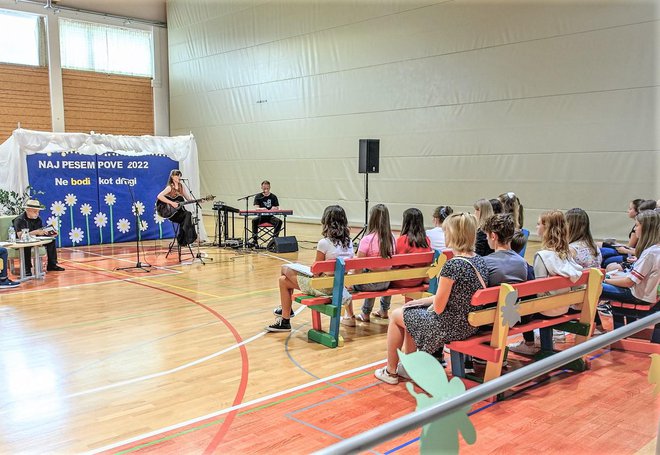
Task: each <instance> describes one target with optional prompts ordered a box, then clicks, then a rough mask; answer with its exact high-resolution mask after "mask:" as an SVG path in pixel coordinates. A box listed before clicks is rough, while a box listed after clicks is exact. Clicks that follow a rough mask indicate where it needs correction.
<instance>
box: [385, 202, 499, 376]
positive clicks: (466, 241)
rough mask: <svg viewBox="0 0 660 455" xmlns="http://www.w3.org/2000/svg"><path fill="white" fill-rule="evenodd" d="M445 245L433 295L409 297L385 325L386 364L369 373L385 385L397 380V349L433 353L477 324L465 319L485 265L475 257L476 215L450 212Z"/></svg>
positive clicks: (473, 330) (482, 284)
mask: <svg viewBox="0 0 660 455" xmlns="http://www.w3.org/2000/svg"><path fill="white" fill-rule="evenodd" d="M444 228H445V234H446V240H447V246H448V247H449V248H451V249H452V250H453V253H454V257H453V258H452V259H450V260H449V261H447V262H446V263H445V265H444V267H443V268H442V270H441V271H440V279H439V282H438V290H437V292H436V294H435V296H432V297H427V298H424V299H419V300H413V301H412V302H408V303H406V304H405V305H404V306H403V308H397V309H396V310H394V311H393V312H392V315H391V317H390V324H389V326H388V328H387V365H386V366H384V367H383V368H379V369H378V370H376V372H375V373H374V374H375V376H376V377H377V378H378V379H380V380H381V381H383V382H386V383H388V384H397V383H398V382H399V374H398V373H401V374H402V375H403V371H402V370H401V369H400V367H399V354H398V352H397V350H398V349H401V348H403V350H404V352H406V353H410V352H413V351H415V350H420V351H425V352H428V353H429V354H431V355H433V354H434V353H436V352H438V351H441V350H442V348H443V346H444V344H445V343H448V342H450V341H455V340H464V339H466V338H468V337H470V336H472V335H474V334H475V333H477V328H476V327H473V326H472V325H470V323H469V322H468V320H467V317H468V313H469V312H470V310H471V309H472V306H471V304H470V301H471V300H472V296H473V295H474V293H475V292H477V291H478V290H479V289H481V288H485V287H486V283H485V278H484V277H487V276H488V268H487V267H486V263H485V261H484V259H483V258H482V257H481V256H478V255H476V254H475V253H474V243H475V239H476V235H477V220H476V219H475V217H474V216H473V215H471V214H469V213H459V214H454V215H451V216H450V217H449V218H447V220H446V221H445V223H444Z"/></svg>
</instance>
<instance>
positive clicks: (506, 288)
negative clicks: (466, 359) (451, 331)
mask: <svg viewBox="0 0 660 455" xmlns="http://www.w3.org/2000/svg"><path fill="white" fill-rule="evenodd" d="M602 281H603V273H602V272H601V271H600V270H599V269H595V268H594V269H587V270H584V271H583V272H582V276H581V277H580V279H579V280H578V281H576V282H575V283H573V282H572V281H570V280H569V279H568V278H564V277H550V278H541V279H538V280H532V281H526V282H524V283H516V284H501V285H500V286H495V287H491V288H488V289H482V290H479V291H477V292H476V293H475V294H474V296H473V297H472V302H471V303H472V305H475V306H483V305H496V306H493V307H491V308H486V309H482V310H475V311H472V312H470V314H469V316H468V321H469V322H470V324H471V325H473V326H475V327H479V326H482V325H487V324H493V323H494V321H495V319H496V317H497V310H498V308H502V307H503V306H504V305H505V302H506V299H507V297H508V296H509V294H511V293H515V300H517V299H519V298H521V297H529V296H537V295H538V294H544V293H546V292H551V291H558V290H562V289H567V288H569V289H570V290H569V291H568V292H565V293H562V294H554V295H542V296H540V297H536V298H534V299H530V300H523V301H521V302H518V308H517V311H518V314H520V315H521V316H526V315H529V314H535V313H540V312H542V311H549V310H555V309H558V308H563V307H567V306H569V305H579V304H584V303H587V302H590V303H592V304H593V306H595V304H596V303H597V299H598V297H599V296H600V293H601V291H602ZM576 287H577V288H576ZM509 300H511V298H509ZM515 300H514V301H515Z"/></svg>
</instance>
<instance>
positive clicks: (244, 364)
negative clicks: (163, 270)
mask: <svg viewBox="0 0 660 455" xmlns="http://www.w3.org/2000/svg"><path fill="white" fill-rule="evenodd" d="M91 273H94V274H97V275H104V276H108V277H110V278H113V279H116V280H118V281H121V280H124V281H125V279H119V278H117V277H115V276H113V275H109V274H108V273H106V272H101V271H96V270H92V271H91ZM128 282H129V283H132V284H135V285H137V286H143V287H145V288H149V289H154V290H156V291H159V292H164V293H166V294H170V295H173V296H176V297H179V298H181V299H183V300H187V301H188V302H191V303H194V304H195V305H197V306H199V307H201V308H203V309H205V310H206V311H208V312H209V313H211V314H212V315H214V316H215V317H216V318H217V319H219V320H220V321H221V322H222V323H223V324H224V325H225V327H227V329H229V331H230V332H231V333H232V335H233V336H234V339H235V340H236V343H237V344H239V350H240V353H241V381H240V383H239V386H238V390H237V391H236V395H235V397H234V402H233V405H234V406H235V405H237V404H240V403H241V402H242V401H243V398H244V397H245V391H246V390H247V383H248V373H249V370H250V368H249V366H250V365H249V361H248V356H247V349H246V348H245V345H242V344H240V343H242V342H243V338H241V335H240V334H239V333H238V331H237V330H236V328H235V327H234V326H233V325H232V324H231V323H230V322H229V321H228V320H227V319H225V318H224V317H223V316H222V315H221V314H220V313H218V312H217V311H215V310H214V309H212V308H210V307H208V306H207V305H204V304H203V303H200V302H198V301H196V300H195V299H192V298H190V297H186V296H185V295H181V294H179V293H177V292H174V291H170V290H167V289H162V288H158V287H156V286H152V285H149V284H146V283H142V282H138V281H128ZM236 412H238V411H233V412H231V413H230V414H228V415H227V418H226V419H225V421H224V422H223V424H222V426H221V427H220V429H219V430H218V432H217V433H216V435H215V436H214V438H213V440H212V441H211V443H210V444H209V446H208V447H207V448H206V450H205V451H204V453H211V452H212V451H213V450H215V448H216V447H217V446H218V444H220V442H221V441H222V438H223V437H224V436H225V434H226V433H227V431H228V430H229V427H230V426H231V423H232V421H233V420H234V417H235V416H236Z"/></svg>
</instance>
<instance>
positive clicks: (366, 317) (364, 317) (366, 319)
mask: <svg viewBox="0 0 660 455" xmlns="http://www.w3.org/2000/svg"><path fill="white" fill-rule="evenodd" d="M355 319H357V320H358V321H360V322H371V320H370V319H369V315H368V314H364V313H360V314H358V315H356V316H355Z"/></svg>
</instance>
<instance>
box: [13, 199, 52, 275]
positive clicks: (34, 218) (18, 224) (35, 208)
mask: <svg viewBox="0 0 660 455" xmlns="http://www.w3.org/2000/svg"><path fill="white" fill-rule="evenodd" d="M23 208H24V209H25V212H23V213H22V214H21V215H19V216H17V217H16V218H14V229H16V235H18V236H19V237H20V236H21V235H22V232H23V229H27V230H28V231H29V232H30V235H32V236H36V235H38V236H49V237H55V236H57V231H55V229H54V228H52V227H48V228H46V229H44V223H43V222H42V221H41V218H40V217H39V211H40V210H42V209H44V208H45V207H44V206H43V205H41V203H40V202H39V201H38V200H36V199H30V200H29V201H27V202H26V203H25V206H24V207H23ZM44 246H45V247H46V255H47V256H48V266H47V267H46V270H48V271H50V272H61V271H63V270H64V267H60V266H59V265H57V247H55V242H50V243H47V244H46V245H44ZM31 257H32V252H31V251H30V248H23V263H24V264H25V274H26V275H27V276H30V275H32V261H31Z"/></svg>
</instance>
